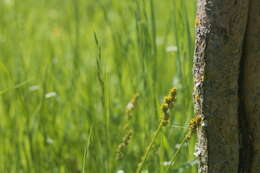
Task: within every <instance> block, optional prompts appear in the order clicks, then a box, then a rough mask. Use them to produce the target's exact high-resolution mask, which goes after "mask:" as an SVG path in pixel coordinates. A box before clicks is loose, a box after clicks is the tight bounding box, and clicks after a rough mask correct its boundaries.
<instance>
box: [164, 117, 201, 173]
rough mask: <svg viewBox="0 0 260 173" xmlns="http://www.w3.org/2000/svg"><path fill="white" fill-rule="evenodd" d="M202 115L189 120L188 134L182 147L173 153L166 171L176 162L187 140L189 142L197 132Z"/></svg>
mask: <svg viewBox="0 0 260 173" xmlns="http://www.w3.org/2000/svg"><path fill="white" fill-rule="evenodd" d="M201 119H202V117H201V116H200V115H197V116H196V117H195V118H193V119H191V120H190V122H189V129H188V132H187V134H186V135H185V136H184V138H183V140H182V142H181V144H180V147H179V148H178V149H177V150H176V151H175V153H174V154H173V156H172V158H171V161H170V164H169V165H168V167H167V169H166V173H167V172H168V171H169V169H170V168H171V166H172V165H173V164H174V163H175V160H176V159H177V156H178V154H179V153H180V151H181V148H182V146H183V144H185V142H188V141H189V140H190V138H191V137H192V135H194V134H195V131H196V130H197V128H198V127H199V125H200V122H201Z"/></svg>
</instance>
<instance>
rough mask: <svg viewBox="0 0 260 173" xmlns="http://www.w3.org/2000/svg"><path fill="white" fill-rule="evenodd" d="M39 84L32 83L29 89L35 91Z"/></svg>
mask: <svg viewBox="0 0 260 173" xmlns="http://www.w3.org/2000/svg"><path fill="white" fill-rule="evenodd" d="M39 89H40V86H39V85H32V86H31V87H29V91H36V90H39Z"/></svg>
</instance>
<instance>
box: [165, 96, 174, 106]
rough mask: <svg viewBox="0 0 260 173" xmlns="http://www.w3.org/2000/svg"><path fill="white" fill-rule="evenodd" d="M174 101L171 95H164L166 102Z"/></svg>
mask: <svg viewBox="0 0 260 173" xmlns="http://www.w3.org/2000/svg"><path fill="white" fill-rule="evenodd" d="M172 101H173V97H171V96H165V97H164V102H165V103H167V104H171V102H172Z"/></svg>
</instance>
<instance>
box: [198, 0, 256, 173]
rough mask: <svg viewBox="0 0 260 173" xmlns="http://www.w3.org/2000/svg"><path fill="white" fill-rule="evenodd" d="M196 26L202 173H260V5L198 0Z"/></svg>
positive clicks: (247, 0) (233, 0)
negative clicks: (201, 118) (201, 120)
mask: <svg viewBox="0 0 260 173" xmlns="http://www.w3.org/2000/svg"><path fill="white" fill-rule="evenodd" d="M196 24H197V26H196V49H195V57H194V69H193V72H194V100H195V106H194V107H195V113H196V114H199V115H202V116H203V122H202V124H201V127H200V129H199V130H198V135H199V139H198V145H197V148H196V150H197V151H196V154H197V155H198V158H199V160H200V166H199V172H200V173H260V1H259V0H198V9H197V19H196ZM257 66H258V67H257Z"/></svg>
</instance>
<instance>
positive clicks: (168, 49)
mask: <svg viewBox="0 0 260 173" xmlns="http://www.w3.org/2000/svg"><path fill="white" fill-rule="evenodd" d="M177 49H178V48H177V46H173V45H171V46H168V47H166V52H176V51H177Z"/></svg>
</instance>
